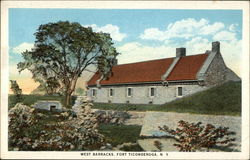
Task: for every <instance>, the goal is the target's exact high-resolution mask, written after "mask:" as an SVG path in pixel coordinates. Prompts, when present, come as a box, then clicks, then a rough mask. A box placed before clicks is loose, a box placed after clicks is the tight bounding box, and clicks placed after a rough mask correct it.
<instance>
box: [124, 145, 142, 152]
mask: <svg viewBox="0 0 250 160" xmlns="http://www.w3.org/2000/svg"><path fill="white" fill-rule="evenodd" d="M120 150H122V151H137V152H138V151H144V150H143V149H142V148H141V146H140V145H139V144H136V145H124V146H123V147H122V148H121V149H120Z"/></svg>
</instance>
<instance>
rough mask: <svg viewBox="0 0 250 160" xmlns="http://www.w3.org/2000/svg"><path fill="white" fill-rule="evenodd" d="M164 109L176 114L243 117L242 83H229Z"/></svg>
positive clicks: (167, 105)
mask: <svg viewBox="0 0 250 160" xmlns="http://www.w3.org/2000/svg"><path fill="white" fill-rule="evenodd" d="M162 107H164V108H165V109H166V110H167V111H175V112H189V113H200V114H220V115H221V114H225V115H241V82H227V83H225V84H223V85H220V86H216V87H213V88H210V89H208V90H205V91H202V92H199V93H196V94H194V95H191V96H189V97H184V98H182V99H178V100H175V101H172V102H169V103H166V104H164V105H162Z"/></svg>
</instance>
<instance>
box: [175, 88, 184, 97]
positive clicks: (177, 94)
mask: <svg viewBox="0 0 250 160" xmlns="http://www.w3.org/2000/svg"><path fill="white" fill-rule="evenodd" d="M179 87H181V88H182V89H181V93H182V94H181V96H180V95H179V91H178V88H179ZM176 97H183V86H177V87H176Z"/></svg>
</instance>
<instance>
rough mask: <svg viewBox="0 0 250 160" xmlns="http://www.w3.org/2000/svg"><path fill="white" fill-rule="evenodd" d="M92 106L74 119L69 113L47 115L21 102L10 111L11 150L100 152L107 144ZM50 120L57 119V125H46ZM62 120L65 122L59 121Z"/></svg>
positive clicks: (85, 106)
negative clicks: (94, 150)
mask: <svg viewBox="0 0 250 160" xmlns="http://www.w3.org/2000/svg"><path fill="white" fill-rule="evenodd" d="M90 106H91V104H89V103H86V104H85V105H84V106H82V109H81V110H80V111H79V112H78V113H77V114H76V116H77V117H76V118H73V117H72V116H70V115H69V113H68V112H63V113H54V114H52V113H50V115H47V114H43V113H39V112H37V110H35V109H33V108H31V107H29V106H25V105H22V104H20V103H18V104H17V105H16V106H15V107H13V108H12V109H10V111H9V148H10V149H11V150H25V151H34V150H53V151H55V150H57V151H67V150H93V149H99V148H100V147H101V146H102V145H103V143H104V140H103V135H101V134H100V133H99V132H98V130H97V127H98V125H97V120H96V118H95V114H94V113H92V112H90ZM51 117H55V120H54V122H53V123H46V122H47V121H49V119H50V118H51ZM60 119H61V120H64V119H66V120H64V121H58V120H60ZM46 120H47V121H46ZM56 120H57V121H56Z"/></svg>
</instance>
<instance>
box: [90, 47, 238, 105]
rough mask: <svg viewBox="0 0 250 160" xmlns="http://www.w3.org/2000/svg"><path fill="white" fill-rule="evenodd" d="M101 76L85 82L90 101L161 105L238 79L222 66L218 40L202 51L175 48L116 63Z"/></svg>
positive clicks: (95, 75)
mask: <svg viewBox="0 0 250 160" xmlns="http://www.w3.org/2000/svg"><path fill="white" fill-rule="evenodd" d="M100 77H101V76H100V74H99V73H98V72H97V73H95V74H94V75H93V77H92V78H91V79H90V80H89V81H88V83H87V87H88V96H89V97H90V98H91V99H92V101H93V102H99V103H133V104H164V103H166V102H170V101H173V100H175V99H177V98H181V97H184V96H188V95H192V94H194V93H196V92H200V91H202V90H205V89H207V88H210V87H212V86H214V85H218V84H222V83H224V82H227V81H230V80H232V81H239V80H240V78H239V77H238V76H237V75H236V74H235V73H234V72H233V71H232V70H231V69H229V68H228V67H227V66H226V65H225V62H224V60H223V57H222V55H221V53H220V43H219V42H212V50H211V51H206V52H205V53H203V54H197V55H190V56H186V49H185V48H177V49H176V57H172V58H165V59H158V60H151V61H144V62H137V63H130V64H121V65H115V66H114V67H113V68H112V74H111V76H110V77H109V78H108V79H107V80H100Z"/></svg>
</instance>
